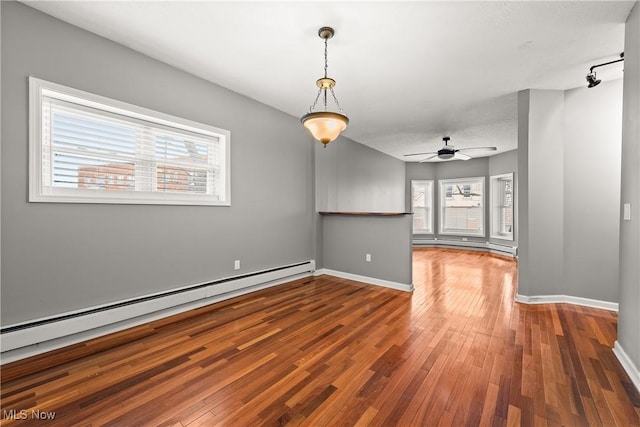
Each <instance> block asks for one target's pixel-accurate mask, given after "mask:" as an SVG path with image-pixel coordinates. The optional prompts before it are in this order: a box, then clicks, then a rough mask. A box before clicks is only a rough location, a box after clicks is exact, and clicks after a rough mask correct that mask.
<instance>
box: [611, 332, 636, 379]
mask: <svg viewBox="0 0 640 427" xmlns="http://www.w3.org/2000/svg"><path fill="white" fill-rule="evenodd" d="M613 354H615V355H616V357H617V358H618V361H619V362H620V364H621V365H622V367H623V368H624V370H625V371H626V372H627V375H629V378H631V382H632V383H633V385H634V386H636V389H637V390H638V391H639V392H640V369H638V367H637V366H636V365H635V364H634V363H633V361H632V360H631V358H630V357H629V355H628V354H627V352H626V351H624V349H623V348H622V346H621V345H620V342H619V341H616V342H615V343H614V344H613Z"/></svg>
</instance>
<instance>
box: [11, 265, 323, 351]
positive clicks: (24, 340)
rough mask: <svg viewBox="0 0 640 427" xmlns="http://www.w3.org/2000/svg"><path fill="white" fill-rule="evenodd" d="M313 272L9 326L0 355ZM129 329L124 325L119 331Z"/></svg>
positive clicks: (284, 273) (193, 289)
mask: <svg viewBox="0 0 640 427" xmlns="http://www.w3.org/2000/svg"><path fill="white" fill-rule="evenodd" d="M314 271H315V261H313V260H310V261H304V262H300V263H296V264H291V265H286V266H281V267H276V268H271V269H267V270H260V271H256V272H252V273H247V274H242V275H238V276H233V277H228V278H222V279H219V280H215V281H211V282H207V283H201V284H195V285H191V286H188V287H183V288H179V289H174V290H169V291H164V292H159V293H156V294H151V295H146V296H142V297H138V298H132V299H128V300H124V301H119V302H115V303H111V304H105V305H100V306H95V307H90V308H86V309H83V310H76V311H73V312H68V313H63V314H59V315H56V316H50V317H47V318H42V319H36V320H32V321H28V322H22V323H19V324H15V325H9V326H6V327H2V329H0V341H1V348H2V353H3V354H5V353H7V352H9V351H12V350H16V349H20V348H23V347H27V346H33V345H38V344H40V343H43V342H46V341H51V340H55V339H58V338H62V337H65V336H71V335H74V334H79V333H82V332H86V331H89V330H93V329H97V328H101V327H104V326H106V325H110V324H116V323H120V322H123V321H127V320H130V319H134V318H137V317H140V316H144V315H149V314H152V313H156V312H161V311H163V310H168V309H171V308H175V307H179V306H184V307H185V309H184V310H173V311H172V312H171V313H169V314H167V315H171V314H176V313H178V312H180V311H186V310H189V309H192V308H194V306H192V305H190V303H196V302H202V303H201V304H199V305H200V306H202V305H207V304H210V303H213V302H216V301H220V300H223V299H226V298H220V297H221V296H225V295H228V297H229V298H232V297H235V296H238V295H242V294H244V293H248V292H252V291H254V290H258V289H264V288H266V287H269V286H275V285H278V284H280V283H283V282H285V281H288V280H293V279H294V278H297V277H302V276H304V275H311V274H312V273H313V272H314ZM285 279H286V280H285ZM214 297H218V298H214ZM213 299H215V301H213ZM209 300H211V301H209ZM161 317H164V316H161ZM130 326H131V325H125V326H123V327H122V328H120V329H125V328H127V327H130ZM109 332H115V331H109ZM109 332H107V333H109ZM61 346H62V345H61ZM61 346H59V347H61ZM48 350H49V349H47V350H44V351H48ZM3 359H4V357H3ZM3 363H4V361H3Z"/></svg>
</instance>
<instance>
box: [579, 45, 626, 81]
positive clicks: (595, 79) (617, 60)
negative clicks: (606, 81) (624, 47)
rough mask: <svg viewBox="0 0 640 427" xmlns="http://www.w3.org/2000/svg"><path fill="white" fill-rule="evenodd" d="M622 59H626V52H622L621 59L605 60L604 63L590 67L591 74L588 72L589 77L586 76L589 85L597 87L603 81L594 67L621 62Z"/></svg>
mask: <svg viewBox="0 0 640 427" xmlns="http://www.w3.org/2000/svg"><path fill="white" fill-rule="evenodd" d="M620 61H624V52H622V53H621V54H620V59H616V60H615V61H610V62H605V63H604V64H598V65H594V66H593V67H591V68H589V74H587V77H586V78H587V83H589V84H588V85H587V87H596V86H598V85H599V84H600V82H602V80H598V79H597V78H596V72H595V71H593V69H594V68H598V67H602V66H603V65H609V64H615V63H616V62H620Z"/></svg>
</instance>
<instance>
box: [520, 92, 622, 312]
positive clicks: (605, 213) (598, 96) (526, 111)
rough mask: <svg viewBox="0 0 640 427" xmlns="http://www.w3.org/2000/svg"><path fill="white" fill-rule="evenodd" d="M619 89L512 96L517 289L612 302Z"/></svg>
mask: <svg viewBox="0 0 640 427" xmlns="http://www.w3.org/2000/svg"><path fill="white" fill-rule="evenodd" d="M621 105H622V99H621V86H620V82H619V81H614V82H605V83H602V84H601V85H600V86H598V87H597V88H595V89H586V88H578V89H574V90H570V91H566V92H564V91H551V90H529V91H526V92H523V93H520V94H519V107H518V108H519V125H518V126H519V132H518V135H519V136H518V167H519V172H520V173H519V176H520V178H521V179H520V182H519V186H518V190H519V191H518V194H519V199H518V203H519V221H520V223H519V225H520V234H519V289H518V293H519V294H521V295H528V296H535V295H570V296H576V297H582V298H590V299H596V300H602V301H611V302H617V301H618V290H617V287H616V286H615V285H614V284H615V283H617V281H618V250H617V249H616V248H617V245H618V237H617V236H618V215H619V194H620V193H619V192H620V190H619V181H618V177H619V175H620V122H621Z"/></svg>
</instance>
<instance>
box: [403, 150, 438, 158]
mask: <svg viewBox="0 0 640 427" xmlns="http://www.w3.org/2000/svg"><path fill="white" fill-rule="evenodd" d="M427 154H438V153H436V152H434V151H432V152H430V153H412V154H404V156H405V157H408V156H425V155H427Z"/></svg>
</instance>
